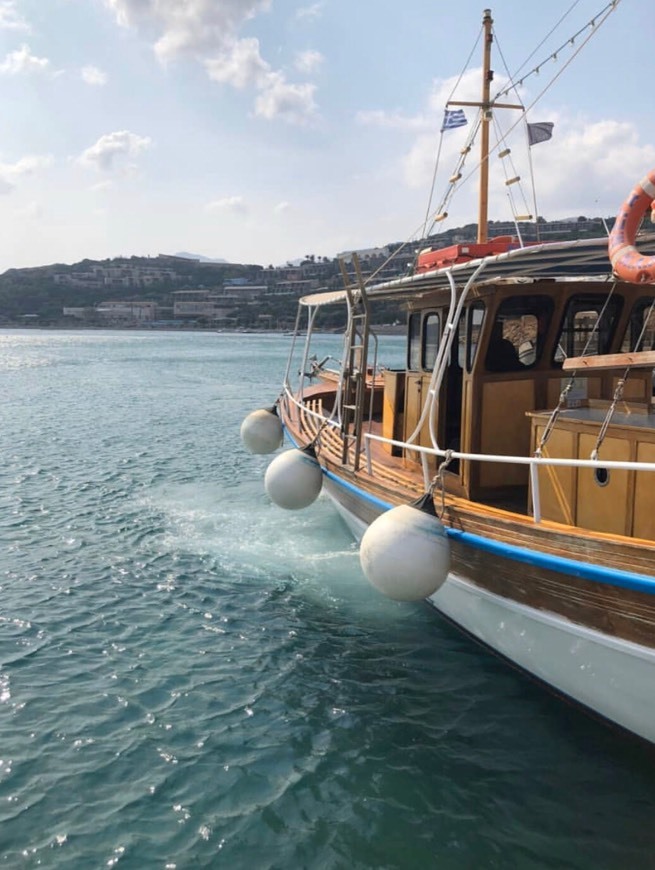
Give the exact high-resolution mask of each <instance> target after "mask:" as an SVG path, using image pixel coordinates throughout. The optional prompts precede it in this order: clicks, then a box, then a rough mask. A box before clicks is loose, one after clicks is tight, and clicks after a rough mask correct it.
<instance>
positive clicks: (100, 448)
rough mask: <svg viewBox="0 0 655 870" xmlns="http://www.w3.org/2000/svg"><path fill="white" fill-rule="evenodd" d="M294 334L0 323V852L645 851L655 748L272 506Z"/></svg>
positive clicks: (337, 531) (108, 860)
mask: <svg viewBox="0 0 655 870" xmlns="http://www.w3.org/2000/svg"><path fill="white" fill-rule="evenodd" d="M335 341H336V340H335V339H333V338H331V337H326V338H325V342H326V352H328V350H329V349H330V348H331V345H330V344H329V343H330V342H332V344H334V342H335ZM287 346H288V344H287V342H286V340H284V339H282V338H271V337H264V338H262V339H257V338H256V337H243V336H241V337H238V336H210V335H193V334H191V335H176V334H171V335H165V334H160V335H152V334H147V335H146V334H137V333H135V334H133V335H132V334H125V333H114V334H112V333H102V332H99V333H97V334H95V333H52V334H50V333H38V332H36V331H34V332H31V331H30V332H29V333H27V332H26V333H2V332H0V374H4V375H6V378H5V391H4V395H3V396H2V397H0V404H7V406H8V407H9V406H10V405H11V409H12V411H11V414H9V413H6V414H4V415H3V427H0V447H1V449H2V451H3V454H2V455H3V457H4V462H3V465H2V466H1V467H0V544H1V545H2V549H0V554H1V555H0V592H1V597H0V729H1V732H2V735H3V741H2V746H0V864H4V865H5V866H9V867H13V866H27V867H31V866H37V865H39V864H40V865H41V866H49V867H62V868H64V867H66V868H68V867H72V866H75V867H98V866H105V867H106V866H112V867H113V866H117V867H118V868H120V867H124V868H139V867H144V866H148V867H150V866H152V867H162V868H163V867H166V866H170V867H172V866H177V867H180V868H181V867H215V866H218V865H219V864H220V865H221V866H222V865H224V866H226V867H230V868H248V870H250V868H282V867H343V866H349V867H354V868H358V867H376V868H383V867H389V868H393V867H403V868H404V867H432V866H439V867H445V868H449V867H453V868H455V867H457V868H459V867H478V866H479V867H488V868H506V867H526V868H527V867H543V866H553V867H564V866H566V867H571V868H577V867H579V868H586V867H589V866H594V867H597V868H603V867H607V868H614V867H618V866H633V867H639V866H643V867H647V866H650V864H649V862H650V861H651V855H652V847H653V843H652V836H651V834H650V831H651V828H652V826H651V825H650V807H651V806H652V804H653V799H654V798H655V793H654V789H653V785H652V781H653V777H652V775H651V766H652V761H653V760H652V757H651V754H650V753H648V752H647V751H645V750H644V749H643V748H642V747H638V746H635V745H633V744H632V743H630V742H626V741H622V740H619V739H618V738H616V737H615V736H614V735H613V734H612V733H611V732H608V731H607V730H606V729H604V728H602V727H601V726H599V725H598V724H596V723H594V722H591V721H589V720H588V719H587V718H586V717H584V716H582V715H581V714H579V713H577V712H576V711H573V710H570V709H568V708H566V707H563V706H562V705H560V704H559V702H556V701H554V700H553V699H551V698H550V697H549V696H547V695H545V694H544V693H542V692H541V691H540V690H538V689H536V688H535V687H533V686H532V685H530V684H529V683H527V682H526V681H525V680H524V679H523V678H521V677H519V676H517V675H516V674H514V673H513V672H511V671H509V670H508V669H507V668H506V667H505V666H504V665H502V664H501V663H499V662H497V661H495V660H494V659H491V658H490V657H489V656H487V655H486V654H484V653H482V652H480V651H479V650H478V649H477V648H475V647H473V646H472V645H471V644H470V643H469V641H468V640H466V639H464V638H462V637H460V636H459V635H457V634H455V633H454V632H453V631H452V630H451V629H450V628H449V627H448V626H447V625H445V624H443V623H442V622H441V621H439V619H438V618H437V616H436V615H435V614H434V613H433V612H431V611H429V610H428V609H426V608H423V607H420V606H413V605H409V606H407V605H399V604H396V603H394V602H389V601H386V600H383V599H381V598H379V597H377V596H376V594H375V593H373V592H372V591H371V590H370V589H369V588H368V587H367V585H366V584H365V583H364V582H363V580H362V577H361V573H360V570H359V565H358V558H357V553H356V550H355V548H354V546H353V544H352V541H351V540H350V538H349V536H348V535H347V533H346V532H345V530H344V529H343V528H342V527H341V525H340V523H339V521H338V520H337V519H336V518H335V515H334V513H333V511H332V508H331V507H330V505H329V503H328V502H327V501H325V500H323V499H320V500H319V501H318V502H317V504H316V505H314V506H313V507H312V508H310V509H309V510H308V511H306V512H303V513H301V514H298V515H296V514H286V513H284V512H281V511H279V510H277V509H276V508H274V507H273V506H272V505H271V504H270V503H269V501H268V499H267V498H266V496H265V494H264V492H263V487H262V477H263V473H264V470H265V468H266V464H267V461H268V460H267V458H266V457H250V456H248V455H246V454H245V452H244V451H243V450H242V449H241V447H240V446H239V443H238V427H239V423H240V420H241V417H242V416H243V414H244V413H245V411H246V410H248V409H249V407H250V406H251V405H252V407H257V406H261V405H265V404H268V403H269V402H270V398H271V396H275V395H276V394H277V391H278V384H277V381H276V380H275V379H274V380H271V378H273V375H274V374H275V375H276V374H277V372H279V371H281V370H282V369H283V357H284V352H285V350H286V347H287ZM255 351H256V352H255ZM337 355H338V353H337ZM246 389H247V390H249V391H250V396H249V399H248V401H246V400H245V399H244V390H246ZM246 405H248V406H249V407H248V408H246V407H245V406H246Z"/></svg>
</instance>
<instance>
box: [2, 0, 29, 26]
mask: <svg viewBox="0 0 655 870" xmlns="http://www.w3.org/2000/svg"><path fill="white" fill-rule="evenodd" d="M0 30H25V31H29V30H30V25H29V24H28V23H27V21H26V20H25V19H24V18H23V16H22V15H21V14H20V12H19V11H18V9H16V2H15V0H2V2H0Z"/></svg>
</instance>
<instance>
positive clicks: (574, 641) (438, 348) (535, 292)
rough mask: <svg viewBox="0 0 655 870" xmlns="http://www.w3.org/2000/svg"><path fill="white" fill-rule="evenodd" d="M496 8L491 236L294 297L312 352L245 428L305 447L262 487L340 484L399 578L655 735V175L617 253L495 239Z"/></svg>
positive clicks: (626, 221)
mask: <svg viewBox="0 0 655 870" xmlns="http://www.w3.org/2000/svg"><path fill="white" fill-rule="evenodd" d="M482 26H483V36H484V54H483V91H482V98H481V100H480V101H479V103H477V104H476V105H477V107H478V108H479V111H480V119H479V125H480V126H479V135H480V140H481V156H480V169H481V173H480V174H481V181H480V184H481V187H480V211H479V219H478V238H477V240H476V241H475V242H472V243H471V244H470V245H464V244H462V245H458V246H450V247H449V248H448V249H442V250H427V249H426V246H425V245H423V247H421V246H419V252H418V257H417V262H416V265H415V268H414V269H413V272H412V274H409V275H405V276H403V277H399V278H396V279H393V280H387V281H383V282H381V283H375V281H367V280H365V279H364V277H363V275H362V272H361V270H360V267H359V263H358V261H357V258H356V257H354V258H353V263H352V271H351V272H349V271H348V269H347V267H346V264H342V273H343V277H344V287H343V289H342V290H338V291H332V292H325V293H319V294H314V295H312V296H307V297H304V298H303V299H301V300H300V304H301V307H302V308H303V310H304V311H306V314H307V336H306V338H305V340H304V347H303V350H302V364H301V365H300V366H299V367H297V366H292V363H291V357H290V360H289V364H288V366H287V372H286V376H285V379H284V388H283V392H282V395H281V397H280V398H279V400H278V401H277V403H276V406H275V408H274V409H270V410H269V411H266V412H262V411H260V412H255V414H253V415H251V416H250V417H248V418H246V420H245V421H244V424H243V426H242V436H243V438H244V441H245V442H246V444H247V445H248V446H250V448H251V449H252V450H254V452H266V451H268V450H271V451H272V450H274V449H275V448H277V446H279V443H280V436H281V432H282V427H283V428H284V431H285V432H286V435H287V437H288V439H289V440H290V441H291V443H292V445H294V449H292V450H289V451H286V452H285V453H282V454H280V455H279V456H278V457H276V458H275V459H273V461H272V463H271V465H270V466H269V468H268V471H267V473H266V489H267V491H268V493H269V495H270V496H271V498H272V499H273V500H274V501H275V502H276V503H278V504H280V505H281V506H283V507H285V508H297V507H302V506H305V505H306V504H309V503H311V501H312V500H313V499H314V498H316V496H317V495H318V493H319V491H321V490H323V491H325V492H326V493H327V495H328V496H329V497H330V499H331V500H332V501H333V502H334V504H335V506H336V508H337V510H338V511H339V513H340V515H341V516H342V517H343V519H344V520H345V522H346V523H347V524H348V526H349V528H350V529H351V530H352V532H353V534H354V535H355V536H356V537H357V538H358V539H360V540H361V561H362V567H363V569H364V572H365V574H366V575H367V577H368V578H369V580H370V581H371V582H372V583H373V584H374V585H375V586H377V587H378V588H379V589H381V591H383V592H384V593H385V594H388V595H390V596H391V597H393V598H396V599H398V600H412V599H417V600H420V599H425V600H427V601H428V602H429V603H430V604H431V605H432V606H434V607H435V608H436V609H437V610H438V611H439V612H440V613H441V614H443V615H444V616H445V617H446V618H447V619H448V620H450V621H451V622H452V623H454V624H455V625H457V626H459V627H460V628H461V629H463V630H464V631H465V632H466V633H467V634H468V635H470V636H471V637H473V638H475V639H476V640H478V641H480V642H481V643H482V644H484V645H486V646H487V647H489V648H491V649H492V650H493V651H494V652H496V653H498V654H500V655H501V656H503V657H505V658H506V659H508V660H509V661H511V662H512V663H513V664H514V665H517V666H518V667H519V668H521V669H523V670H525V671H527V672H529V673H530V674H531V675H532V676H534V677H536V678H537V679H538V680H540V681H542V682H543V683H545V684H547V685H548V686H550V687H552V688H554V689H555V690H556V691H557V692H558V693H560V694H563V695H565V696H568V697H569V698H571V699H573V700H574V701H576V702H578V703H579V704H581V705H583V706H584V707H586V708H588V709H590V710H592V711H594V712H595V713H597V714H599V715H600V716H602V717H604V718H605V719H607V720H609V721H611V722H612V723H615V724H616V725H619V726H621V727H622V728H624V729H627V730H628V731H630V732H632V733H633V734H636V735H639V736H640V737H642V738H645V739H647V740H649V741H653V742H655V693H654V692H653V686H655V476H654V473H655V413H654V407H653V369H654V368H655V257H653V256H650V255H649V254H648V252H649V251H650V252H651V253H652V252H653V251H654V250H655V247H654V243H655V236H653V235H652V234H651V235H650V236H648V235H646V236H640V237H639V238H637V231H638V228H639V226H640V224H641V221H642V218H643V216H644V214H645V213H646V212H647V211H648V209H649V208H650V207H651V203H653V201H655V173H651V174H650V175H649V176H647V177H646V178H645V179H644V180H643V181H641V182H639V184H637V186H636V187H635V189H634V190H633V191H632V192H631V193H630V195H629V196H628V197H627V199H626V203H625V205H624V206H623V207H622V209H621V210H620V212H619V216H618V218H617V221H616V224H615V227H614V230H613V232H612V234H611V238H610V242H609V248H610V253H609V254H608V240H607V238H598V239H588V240H574V241H560V242H554V243H536V244H530V245H525V244H522V243H521V241H520V238H509V239H508V238H506V237H505V238H502V239H489V238H488V222H487V214H486V208H487V185H488V178H487V169H488V164H489V143H488V135H489V130H488V128H489V122H490V119H491V117H492V113H493V111H494V110H495V109H496V108H498V107H499V106H500V105H501V104H500V103H499V102H498V100H497V99H495V100H494V99H492V97H491V95H490V91H489V83H490V81H491V78H492V77H491V76H490V51H491V43H492V19H491V13H490V11H489V10H485V12H484V17H483V23H482ZM452 105H458V104H455V103H452ZM467 105H471V103H468V104H467ZM636 245H638V246H639V250H638V249H637V247H636ZM428 247H429V245H428ZM465 248H466V250H465ZM610 256H611V259H610ZM390 301H393V302H396V303H403V304H404V306H405V307H406V310H407V344H406V359H405V363H404V364H403V365H401V366H399V367H396V368H388V369H385V370H381V369H380V368H379V366H378V359H377V347H378V344H377V336H376V334H375V329H374V328H373V326H372V323H373V322H374V320H375V307H376V305H378V304H380V303H388V302H390ZM332 305H342V306H345V308H346V311H347V326H346V329H345V333H344V344H343V357H342V359H341V361H340V364H339V366H338V367H337V368H336V369H334V370H333V371H324V372H323V374H324V376H321V373H322V371H323V370H324V366H323V365H318V364H315V365H314V366H310V365H309V364H308V361H309V360H310V353H311V336H312V331H313V330H314V328H315V323H316V322H317V321H319V320H320V313H321V311H322V310H323V309H324V308H325V306H332ZM296 371H299V372H300V380H299V383H298V384H295V382H294V383H292V378H291V373H292V372H293V373H294V376H295V372H296ZM257 415H259V416H257ZM262 415H264V416H262ZM255 417H256V419H255Z"/></svg>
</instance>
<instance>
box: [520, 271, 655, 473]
mask: <svg viewBox="0 0 655 870" xmlns="http://www.w3.org/2000/svg"><path fill="white" fill-rule="evenodd" d="M617 283H618V282H617V281H613V282H612V287H611V289H610V292H609V293H608V294H607V299H606V300H605V303H604V305H603V307H602V308H601V310H600V314H599V315H598V317H597V318H596V322H595V323H594V326H593V329H592V330H591V332H590V333H589V337H588V338H587V341H586V344H585V346H584V348H583V350H582V353H581V356H582V357H584V356H586V355H587V351H588V350H589V347H590V345H591V342H592V340H593V338H594V336H595V335H596V332H597V331H598V327H599V325H600V323H601V321H602V319H603V316H604V314H605V311H606V310H607V306H608V305H609V301H610V299H611V298H612V294H613V293H614V290H615V289H616V285H617ZM654 301H655V300H654ZM577 374H578V371H577V369H576V370H575V371H573V372H571V377H570V378H569V382H568V384H566V386H565V387H564V389H563V390H562V392H561V393H560V395H559V401H558V402H557V405H556V407H555V409H554V410H553V411H552V413H551V415H550V417H549V418H548V422H547V423H546V425H545V426H544V431H543V432H542V433H541V438H540V440H539V444H538V446H537V448H536V450H535V451H534V455H535V457H536V458H537V459H539V458H540V457H541V455H542V452H543V449H544V447H545V446H546V443H547V441H548V439H549V438H550V436H551V434H552V432H553V429H554V428H555V423H556V422H557V419H558V417H559V415H560V413H561V411H562V408H563V407H564V405H565V403H566V400H567V398H568V395H569V393H570V392H571V390H572V389H573V384H574V383H575V379H576V376H577ZM592 458H593V457H592Z"/></svg>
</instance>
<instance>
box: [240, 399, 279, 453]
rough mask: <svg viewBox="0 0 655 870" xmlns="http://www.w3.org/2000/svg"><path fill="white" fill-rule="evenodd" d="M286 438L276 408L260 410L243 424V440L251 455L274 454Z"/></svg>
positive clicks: (249, 416)
mask: <svg viewBox="0 0 655 870" xmlns="http://www.w3.org/2000/svg"><path fill="white" fill-rule="evenodd" d="M283 438H284V430H283V429H282V421H281V420H280V418H279V417H278V415H277V414H276V413H275V408H260V409H259V410H258V411H253V412H252V414H248V416H247V417H246V419H245V420H244V421H243V423H242V424H241V440H242V441H243V443H244V445H245V446H246V447H247V448H248V450H249V451H250V452H251V453H273V451H275V450H277V449H278V447H280V446H281V444H282V440H283Z"/></svg>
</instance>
